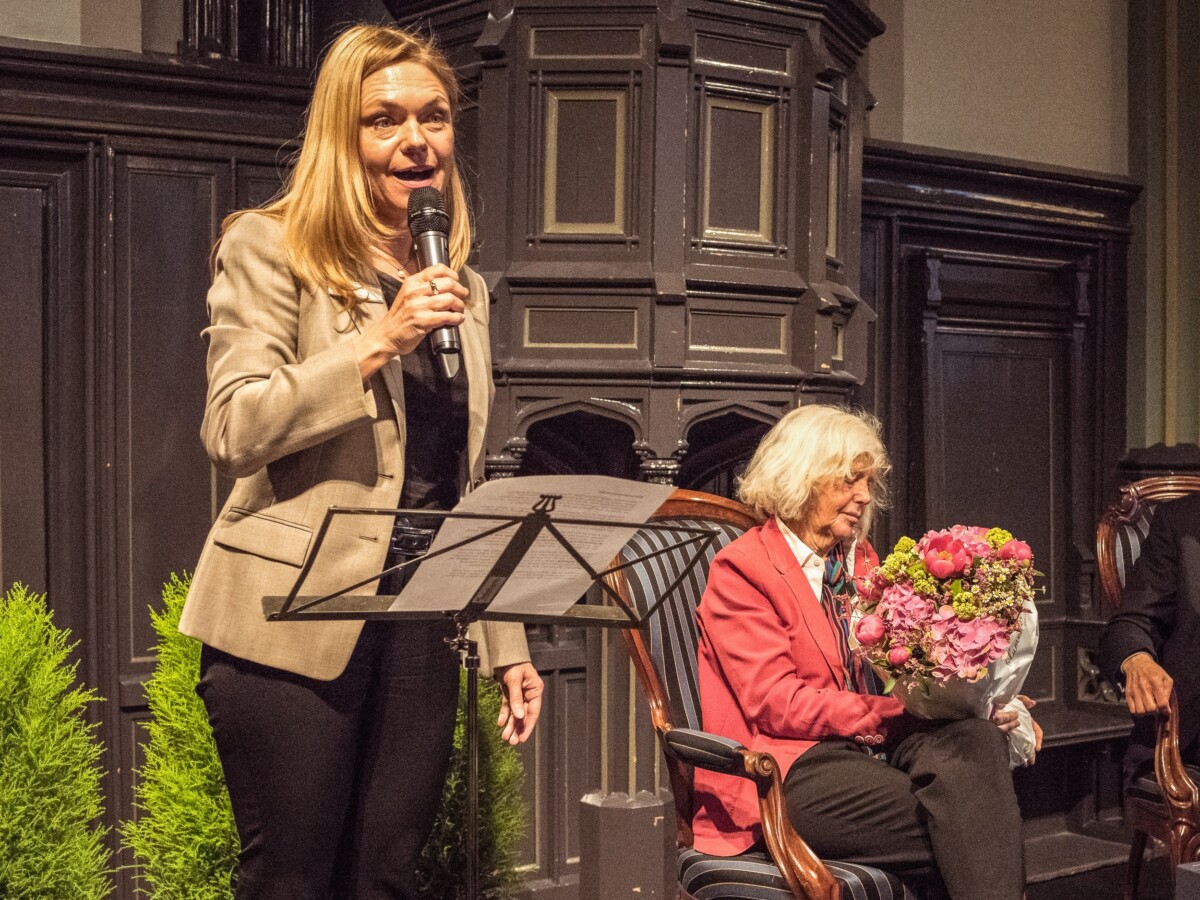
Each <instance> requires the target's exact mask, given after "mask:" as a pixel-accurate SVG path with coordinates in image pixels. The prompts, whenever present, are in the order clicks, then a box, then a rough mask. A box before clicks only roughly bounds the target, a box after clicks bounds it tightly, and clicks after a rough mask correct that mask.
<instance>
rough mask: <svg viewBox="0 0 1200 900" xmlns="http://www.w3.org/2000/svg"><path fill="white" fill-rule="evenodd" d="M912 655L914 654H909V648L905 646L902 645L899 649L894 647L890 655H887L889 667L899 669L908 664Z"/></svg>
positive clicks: (889, 652)
mask: <svg viewBox="0 0 1200 900" xmlns="http://www.w3.org/2000/svg"><path fill="white" fill-rule="evenodd" d="M911 655H912V654H911V653H909V652H908V648H907V647H905V646H903V645H901V646H899V647H893V648H892V649H891V650H889V651H888V655H887V661H888V665H889V666H896V667H897V668H899V667H900V666H902V665H904V664H905V663H906V662H908V658H909V657H910V656H911Z"/></svg>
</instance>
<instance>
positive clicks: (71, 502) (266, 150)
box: [0, 46, 306, 897]
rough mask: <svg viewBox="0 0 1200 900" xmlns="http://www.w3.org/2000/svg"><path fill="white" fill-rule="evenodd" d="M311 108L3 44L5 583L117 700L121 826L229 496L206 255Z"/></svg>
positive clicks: (110, 717) (128, 891) (104, 727)
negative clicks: (162, 649) (214, 405)
mask: <svg viewBox="0 0 1200 900" xmlns="http://www.w3.org/2000/svg"><path fill="white" fill-rule="evenodd" d="M251 71H252V72H253V74H251ZM305 96H306V88H305V86H304V78H303V76H299V75H297V74H294V73H293V74H290V75H280V74H279V73H277V72H275V71H273V70H267V69H254V68H253V67H250V68H249V69H247V68H246V67H242V68H240V69H239V68H234V67H230V66H227V65H221V64H212V63H203V62H187V61H182V60H179V61H175V62H174V63H164V62H153V61H150V60H146V59H141V58H137V57H134V56H128V55H121V54H115V55H109V56H101V57H89V56H87V55H86V54H85V53H83V52H80V51H66V52H48V51H47V50H44V49H38V48H36V47H31V46H23V47H16V48H14V47H3V46H0V209H3V210H4V215H3V216H2V217H0V263H2V264H3V266H4V270H5V273H6V277H5V279H4V280H3V282H2V283H0V318H3V320H4V322H5V327H4V328H3V329H0V354H2V355H3V357H4V360H5V363H4V366H3V367H0V371H2V373H3V374H2V375H0V416H2V418H3V420H4V422H5V427H4V430H3V434H0V578H2V579H3V581H4V582H5V583H7V582H10V581H11V580H14V579H16V578H22V579H24V580H26V581H28V582H30V583H31V586H34V587H36V588H37V589H39V590H47V589H48V591H49V600H50V605H51V607H52V608H53V610H54V612H55V619H56V622H57V623H58V624H59V625H65V626H66V627H68V628H70V630H71V632H72V635H73V637H74V638H75V639H76V640H78V641H79V644H78V650H77V653H78V656H79V658H80V662H81V666H80V669H79V674H80V676H81V678H82V679H83V681H84V682H85V683H86V684H87V685H88V686H90V687H93V688H96V689H97V690H98V691H99V693H100V694H101V696H103V697H104V698H105V699H106V700H107V702H106V703H104V704H98V705H97V706H95V707H93V710H92V713H93V715H95V716H97V717H98V720H99V723H100V729H99V731H98V736H99V738H100V739H101V740H102V741H103V743H104V745H105V747H106V757H105V763H104V765H105V768H106V770H107V772H108V775H107V776H106V780H105V790H106V793H107V803H106V823H107V824H109V825H115V824H116V823H117V822H118V821H119V820H120V819H122V818H128V817H129V816H131V815H132V814H133V809H132V803H131V800H132V778H133V772H134V769H135V768H136V766H137V764H138V762H139V759H140V756H139V752H140V751H139V747H138V744H139V742H140V741H141V740H143V739H144V736H143V734H142V733H141V731H140V729H139V728H138V727H137V723H138V722H139V721H141V720H142V719H144V718H145V715H146V709H145V700H144V696H143V692H142V682H143V680H144V679H145V677H146V675H147V674H148V672H149V670H150V668H151V666H152V663H153V660H152V658H151V655H150V652H149V651H150V648H151V645H152V644H153V642H154V638H153V634H152V631H151V628H150V619H149V609H148V607H150V606H152V605H153V606H158V605H159V604H160V603H161V600H160V594H161V585H162V582H163V581H164V580H165V579H166V578H167V577H168V576H169V575H170V573H171V572H172V571H180V570H182V569H185V568H190V567H192V566H194V565H195V562H196V558H197V556H198V553H199V547H200V544H201V541H202V540H203V537H204V535H205V533H206V532H207V530H208V526H209V524H210V522H211V520H212V516H213V514H214V509H215V506H216V504H217V503H218V502H219V500H220V499H221V497H222V496H223V495H224V492H225V491H227V490H228V484H227V483H223V482H218V481H216V480H215V479H214V478H213V476H212V470H211V467H210V465H209V463H208V461H207V458H206V457H205V454H204V451H203V448H202V447H201V445H200V442H199V433H198V431H199V424H200V416H201V415H202V412H203V408H204V393H205V366H204V345H203V342H202V341H201V339H200V334H199V333H200V329H201V328H202V327H203V326H204V325H205V323H206V321H207V313H206V310H205V306H204V296H205V292H206V290H207V287H208V283H209V278H210V275H209V270H208V261H209V253H210V251H211V249H212V243H213V239H214V237H215V235H216V228H217V225H218V223H219V221H220V219H221V217H222V216H223V215H224V214H225V213H226V212H227V211H228V210H230V209H232V208H234V207H237V206H242V205H246V204H252V203H257V202H261V201H262V200H264V199H266V198H267V197H269V196H270V195H272V194H273V193H274V192H275V190H276V189H277V185H278V180H279V173H280V172H281V171H283V169H284V165H283V164H284V162H285V161H286V159H287V154H288V153H289V152H290V146H289V145H290V141H291V140H292V139H293V138H294V136H295V135H296V134H297V133H298V132H299V122H300V113H301V109H302V104H303V101H304V99H305ZM111 843H112V844H113V845H114V846H115V845H116V843H117V841H116V836H115V834H113V835H112V838H111ZM122 861H123V862H128V860H122ZM119 881H120V885H119V894H120V895H121V896H128V897H132V896H133V889H134V885H133V878H132V872H131V871H130V870H128V869H124V870H122V871H121V873H120V877H119Z"/></svg>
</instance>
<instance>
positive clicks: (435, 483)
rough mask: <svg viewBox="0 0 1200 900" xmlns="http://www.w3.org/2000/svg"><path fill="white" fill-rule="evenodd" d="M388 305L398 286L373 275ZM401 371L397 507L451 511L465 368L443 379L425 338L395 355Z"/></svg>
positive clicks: (459, 458)
mask: <svg viewBox="0 0 1200 900" xmlns="http://www.w3.org/2000/svg"><path fill="white" fill-rule="evenodd" d="M377 274H378V277H379V287H380V289H381V290H382V291H383V297H384V299H385V300H386V301H387V304H388V306H391V304H392V300H393V299H394V298H395V296H396V294H397V293H398V292H399V290H400V282H399V281H398V280H396V279H395V278H392V277H391V276H389V275H385V274H384V273H382V272H379V273H377ZM400 362H401V365H402V367H403V369H404V419H405V430H406V432H407V439H406V441H405V447H404V486H403V488H402V490H401V492H400V507H401V508H402V509H453V508H454V505H455V504H456V503H458V491H459V482H460V478H461V473H462V471H463V456H464V455H465V454H466V452H467V369H466V366H460V367H459V370H458V373H457V374H456V375H455V376H454V378H452V379H449V380H447V379H446V377H445V376H444V375H443V374H442V373H441V371H440V370H439V367H438V361H437V358H436V356H435V354H434V352H433V347H432V346H431V345H430V343H429V340H428V339H426V340H423V341H421V343H420V344H418V345H417V347H416V348H415V349H414V350H413V351H412V352H411V353H409V354H407V355H405V356H402V357H400Z"/></svg>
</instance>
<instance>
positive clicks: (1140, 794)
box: [1125, 766, 1200, 809]
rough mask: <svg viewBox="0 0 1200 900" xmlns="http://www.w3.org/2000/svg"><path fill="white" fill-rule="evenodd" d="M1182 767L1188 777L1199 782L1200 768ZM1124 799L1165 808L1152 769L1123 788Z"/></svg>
mask: <svg viewBox="0 0 1200 900" xmlns="http://www.w3.org/2000/svg"><path fill="white" fill-rule="evenodd" d="M1184 768H1185V769H1186V770H1187V773H1188V777H1189V778H1191V779H1192V781H1193V782H1195V783H1196V784H1200V769H1198V768H1196V767H1195V766H1184ZM1125 799H1126V801H1130V800H1132V801H1133V802H1135V803H1142V804H1153V805H1155V806H1161V807H1163V809H1166V804H1165V803H1163V799H1162V794H1161V793H1159V790H1158V782H1157V781H1155V780H1154V772H1153V771H1151V772H1150V773H1148V774H1146V775H1143V776H1141V777H1140V778H1137V779H1135V780H1134V781H1133V782H1132V783H1131V784H1130V785H1129V787H1127V788H1126V789H1125Z"/></svg>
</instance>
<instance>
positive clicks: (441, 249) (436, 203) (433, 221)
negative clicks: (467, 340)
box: [408, 187, 462, 379]
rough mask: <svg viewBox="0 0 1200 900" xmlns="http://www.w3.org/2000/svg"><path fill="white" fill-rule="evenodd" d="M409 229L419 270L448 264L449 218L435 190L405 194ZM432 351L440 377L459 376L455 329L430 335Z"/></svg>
mask: <svg viewBox="0 0 1200 900" xmlns="http://www.w3.org/2000/svg"><path fill="white" fill-rule="evenodd" d="M408 230H409V231H411V232H412V239H413V245H414V246H415V247H416V251H417V263H418V264H419V265H420V266H421V268H422V269H424V268H427V267H429V266H432V265H436V264H437V263H442V264H443V265H447V266H448V265H450V251H449V249H448V244H447V242H448V241H449V239H450V215H449V214H448V213H447V212H446V201H445V200H444V199H443V198H442V192H441V191H439V190H438V189H437V188H435V187H423V188H417V189H416V190H415V191H413V192H412V193H411V194H409V195H408ZM429 340H430V343H431V344H432V345H433V352H434V354H435V355H436V356H437V358H438V361H439V363H440V364H441V370H442V375H443V376H445V377H446V378H448V379H449V378H453V377H454V376H455V375H457V374H458V365H459V361H460V360H461V358H462V342H461V341H460V340H459V337H458V328H457V326H454V325H444V326H442V327H441V328H435V329H434V330H433V331H431V332H430V334H429Z"/></svg>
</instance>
